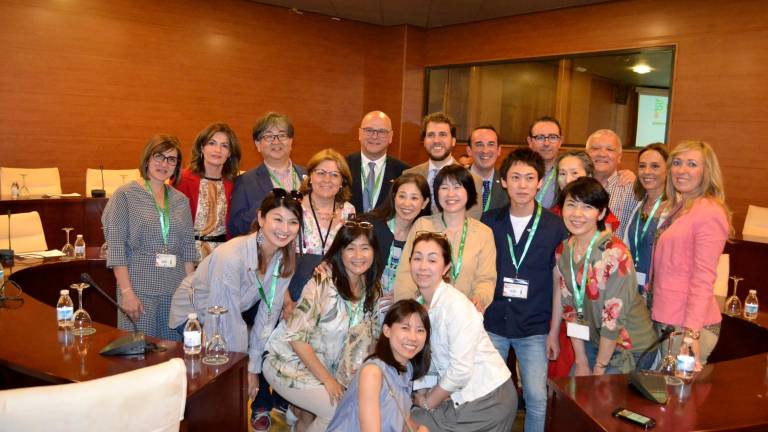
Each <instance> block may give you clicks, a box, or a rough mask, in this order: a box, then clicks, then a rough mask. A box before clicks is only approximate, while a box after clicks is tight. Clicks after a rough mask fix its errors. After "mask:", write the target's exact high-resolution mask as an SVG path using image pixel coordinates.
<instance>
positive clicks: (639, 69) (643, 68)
mask: <svg viewBox="0 0 768 432" xmlns="http://www.w3.org/2000/svg"><path fill="white" fill-rule="evenodd" d="M652 70H653V68H651V67H650V66H648V65H645V64H637V65H634V66H632V72H634V73H638V74H640V75H643V74H647V73H648V72H650V71H652Z"/></svg>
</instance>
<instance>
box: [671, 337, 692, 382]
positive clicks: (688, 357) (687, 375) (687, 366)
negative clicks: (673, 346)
mask: <svg viewBox="0 0 768 432" xmlns="http://www.w3.org/2000/svg"><path fill="white" fill-rule="evenodd" d="M692 342H693V341H690V342H688V341H686V343H688V349H687V351H683V350H681V351H680V354H678V355H677V370H676V371H675V375H676V376H677V377H678V378H680V379H682V380H683V381H690V380H691V379H693V370H694V369H695V367H696V357H694V355H693V348H691V345H690V344H691V343H692Z"/></svg>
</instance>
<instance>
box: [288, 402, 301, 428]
mask: <svg viewBox="0 0 768 432" xmlns="http://www.w3.org/2000/svg"><path fill="white" fill-rule="evenodd" d="M298 420H299V419H298V417H296V414H294V413H293V410H292V409H291V407H290V406H289V407H288V409H286V410H285V424H287V425H289V426H293V425H295V424H296V422H297V421H298Z"/></svg>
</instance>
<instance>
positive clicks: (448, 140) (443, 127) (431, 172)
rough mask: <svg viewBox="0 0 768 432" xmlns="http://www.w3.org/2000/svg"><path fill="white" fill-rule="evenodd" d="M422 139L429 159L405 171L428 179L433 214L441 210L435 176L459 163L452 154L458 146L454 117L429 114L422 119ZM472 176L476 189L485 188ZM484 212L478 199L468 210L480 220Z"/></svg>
mask: <svg viewBox="0 0 768 432" xmlns="http://www.w3.org/2000/svg"><path fill="white" fill-rule="evenodd" d="M421 139H422V140H423V141H424V148H425V149H426V150H427V154H428V155H429V160H428V161H426V162H424V163H422V164H420V165H416V166H415V167H413V168H409V169H407V170H405V171H403V172H407V173H414V174H420V175H422V176H424V178H426V179H427V184H429V190H430V195H431V196H430V198H432V199H431V205H432V214H437V213H438V212H439V210H438V209H437V205H436V203H435V201H436V199H435V189H434V187H435V185H434V184H433V182H434V180H435V176H436V175H437V172H438V171H440V168H442V167H444V166H447V165H453V164H456V163H457V162H456V159H454V158H453V156H452V155H451V151H453V148H454V147H455V146H456V125H455V124H454V122H453V119H452V118H450V117H448V115H446V114H445V113H442V112H436V113H432V114H429V115H427V116H426V117H424V120H422V130H421ZM472 178H473V180H474V184H475V190H476V191H477V192H478V193H480V192H481V191H482V190H483V182H482V180H481V179H480V177H478V176H477V175H476V174H472ZM482 212H483V208H482V206H481V202H480V200H478V201H477V204H475V205H474V206H472V207H471V208H470V209H469V210H468V211H467V214H468V215H469V216H472V217H473V218H475V219H478V220H479V219H480V216H481V215H482Z"/></svg>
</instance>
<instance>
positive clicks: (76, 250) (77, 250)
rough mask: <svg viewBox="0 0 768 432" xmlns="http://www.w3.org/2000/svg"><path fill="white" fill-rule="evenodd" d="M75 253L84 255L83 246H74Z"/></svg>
mask: <svg viewBox="0 0 768 432" xmlns="http://www.w3.org/2000/svg"><path fill="white" fill-rule="evenodd" d="M75 253H76V254H84V253H85V246H75Z"/></svg>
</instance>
